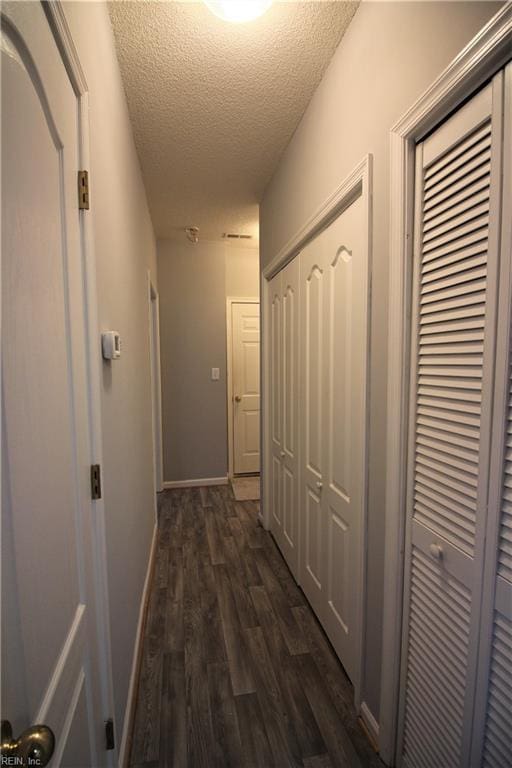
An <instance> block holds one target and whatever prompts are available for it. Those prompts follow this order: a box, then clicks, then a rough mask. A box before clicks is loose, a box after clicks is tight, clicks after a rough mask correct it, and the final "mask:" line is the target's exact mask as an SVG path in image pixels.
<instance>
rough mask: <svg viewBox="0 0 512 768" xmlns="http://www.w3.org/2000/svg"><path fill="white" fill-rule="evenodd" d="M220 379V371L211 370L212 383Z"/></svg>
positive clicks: (216, 369)
mask: <svg viewBox="0 0 512 768" xmlns="http://www.w3.org/2000/svg"><path fill="white" fill-rule="evenodd" d="M219 379H220V369H219V368H212V381H218V380H219Z"/></svg>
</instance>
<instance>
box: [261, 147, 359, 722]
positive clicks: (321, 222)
mask: <svg viewBox="0 0 512 768" xmlns="http://www.w3.org/2000/svg"><path fill="white" fill-rule="evenodd" d="M372 180H373V155H371V154H368V155H365V157H363V159H362V160H361V161H360V162H359V163H358V164H357V165H356V167H355V168H354V169H353V170H352V172H351V173H350V174H349V175H348V176H347V177H346V178H345V179H344V180H343V181H342V182H341V184H340V185H339V186H338V187H337V188H336V189H335V190H334V192H332V193H331V194H330V195H329V196H328V197H327V199H326V200H325V201H324V202H323V203H322V205H320V206H319V207H318V208H317V209H316V211H315V212H314V213H313V215H312V216H311V217H310V218H309V219H308V220H307V221H306V223H305V224H304V226H303V227H302V228H301V229H300V230H299V231H298V232H297V233H296V234H295V235H294V236H293V237H292V238H291V239H290V240H289V241H288V242H287V243H286V245H285V246H284V247H283V248H282V249H281V250H280V251H279V252H278V253H277V254H276V255H275V256H274V258H273V259H272V260H271V261H270V262H269V264H268V265H267V266H266V267H265V269H264V270H263V272H262V275H261V302H262V329H261V339H262V347H261V349H262V357H261V376H262V395H263V396H262V400H261V425H262V441H261V446H262V457H261V458H262V461H261V469H262V488H263V495H262V502H261V511H260V518H261V521H262V524H263V526H264V528H265V529H266V530H269V529H270V491H271V489H270V482H269V478H270V468H271V460H272V447H271V424H270V417H271V413H270V363H271V360H270V353H271V345H270V327H269V326H270V323H269V322H268V319H269V314H268V313H269V303H270V301H269V300H270V287H269V285H270V280H271V279H272V278H273V277H274V275H276V274H277V273H278V272H279V271H280V270H281V269H282V268H283V267H285V266H286V265H287V264H288V263H289V262H290V261H291V260H292V259H293V258H294V257H295V256H298V254H299V253H300V251H301V250H302V248H304V246H305V245H306V244H307V243H309V242H310V241H311V240H313V238H314V237H316V235H318V234H319V233H320V232H321V231H322V230H323V229H325V228H326V227H327V226H328V225H329V224H330V223H331V222H332V221H333V220H334V219H336V218H337V217H338V216H339V215H340V214H341V213H343V211H344V210H346V209H347V208H348V207H349V206H350V205H351V204H352V203H353V202H354V201H355V200H356V199H358V198H359V197H361V198H362V200H363V205H364V216H365V227H364V229H365V237H364V240H365V250H364V254H363V258H364V259H365V261H366V263H367V265H368V269H367V285H366V306H365V319H366V325H367V344H366V359H365V370H364V386H365V389H366V391H365V394H364V400H365V422H366V428H365V434H364V438H363V454H364V455H363V466H364V482H363V521H362V527H361V544H360V552H359V572H360V584H361V593H360V595H359V596H358V603H359V604H358V609H357V610H358V617H359V619H358V634H359V637H358V640H357V644H358V648H360V658H359V674H358V680H357V681H356V684H355V685H354V701H355V706H356V708H357V710H358V712H359V711H361V712H362V715H363V716H364V717H365V721H368V717H367V716H366V715H365V713H367V712H369V710H368V707H367V706H366V704H365V702H364V701H362V693H363V690H364V653H363V649H364V642H365V631H366V627H365V624H366V622H365V610H366V556H367V529H368V465H369V461H368V451H369V440H368V435H369V423H370V422H369V406H370V382H369V371H370V328H371V317H370V310H371V301H370V290H371V263H372V206H373V192H372V189H373V183H372ZM299 358H300V354H299ZM300 365H301V361H300V359H299V367H300ZM299 442H300V441H299ZM298 461H299V464H298V466H299V487H301V483H302V477H301V476H302V456H301V450H300V446H299V456H298ZM300 517H301V515H299V533H298V545H299V551H302V533H301V527H300ZM299 573H300V569H299ZM371 719H373V718H371Z"/></svg>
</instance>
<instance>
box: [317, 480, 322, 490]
mask: <svg viewBox="0 0 512 768" xmlns="http://www.w3.org/2000/svg"><path fill="white" fill-rule="evenodd" d="M316 487H317V488H318V490H319V491H321V490H322V488H323V487H324V484H323V483H321V482H320V480H317V481H316Z"/></svg>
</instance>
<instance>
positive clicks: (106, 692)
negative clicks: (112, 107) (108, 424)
mask: <svg viewBox="0 0 512 768" xmlns="http://www.w3.org/2000/svg"><path fill="white" fill-rule="evenodd" d="M42 6H43V10H44V13H45V15H46V18H47V20H48V24H49V26H50V30H51V32H52V34H53V37H54V39H55V42H56V44H57V47H58V49H59V53H60V55H61V57H62V61H63V63H64V66H65V68H66V71H67V73H68V77H69V79H70V82H71V86H72V88H73V91H74V92H75V95H76V98H77V102H78V109H79V124H80V134H79V137H78V153H79V166H80V168H82V169H84V168H85V169H88V170H89V171H90V170H91V157H90V125H89V113H90V110H89V87H88V85H87V80H86V77H85V74H84V70H83V68H82V65H81V62H80V59H79V57H78V52H77V49H76V46H75V43H74V40H73V38H72V36H71V31H70V29H69V26H68V22H67V19H66V14H65V10H64V4H63V3H62V1H61V0H52V2H43V3H42ZM93 183H94V182H93ZM93 192H94V187H93ZM78 215H79V222H80V234H81V246H82V257H83V263H84V273H85V280H84V306H85V312H86V323H85V325H86V334H87V338H86V340H85V342H86V343H85V346H86V350H87V360H86V369H87V384H88V391H89V398H88V411H89V422H90V447H91V455H90V463H91V465H92V464H99V465H100V466H104V462H103V446H102V434H103V426H102V416H101V386H100V382H101V355H100V352H99V349H100V348H99V341H98V340H99V339H100V327H99V317H98V294H97V277H96V258H95V251H94V208H93V206H91V209H90V210H82V211H79V212H78ZM90 520H91V528H92V535H93V540H94V546H95V553H94V555H95V572H94V581H95V594H94V595H93V599H94V603H95V608H96V610H95V619H96V624H97V634H98V638H97V642H98V661H99V665H100V669H99V676H100V679H101V683H102V684H101V696H102V708H103V711H102V713H101V716H102V718H103V720H104V721H105V722H106V721H107V720H108V719H109V718H112V717H113V716H114V683H113V678H112V664H111V659H112V654H111V640H110V622H109V617H110V611H109V599H108V572H107V544H106V529H105V501H104V499H103V497H102V498H101V499H97V500H95V501H93V500H92V499H91V501H90ZM43 707H44V703H43ZM44 719H45V716H44V712H43V711H42V710H41V711H40V712H39V713H38V715H37V717H36V720H37V721H44ZM120 738H121V734H117V738H116V744H117V745H118V744H119V742H120ZM118 755H119V747H118V746H116V748H115V749H114V750H111V751H107V753H106V761H105V762H106V764H107V765H108V766H113V765H116V764H117V762H118Z"/></svg>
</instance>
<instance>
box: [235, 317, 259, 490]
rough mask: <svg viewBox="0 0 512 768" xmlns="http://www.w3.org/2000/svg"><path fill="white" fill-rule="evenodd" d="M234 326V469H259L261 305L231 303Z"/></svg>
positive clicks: (253, 471)
mask: <svg viewBox="0 0 512 768" xmlns="http://www.w3.org/2000/svg"><path fill="white" fill-rule="evenodd" d="M231 312H232V314H231V327H232V329H233V457H234V461H233V464H234V466H233V470H234V473H235V474H236V475H238V474H244V473H255V472H259V471H260V305H259V304H256V303H251V304H249V303H243V304H242V303H236V304H232V305H231Z"/></svg>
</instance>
